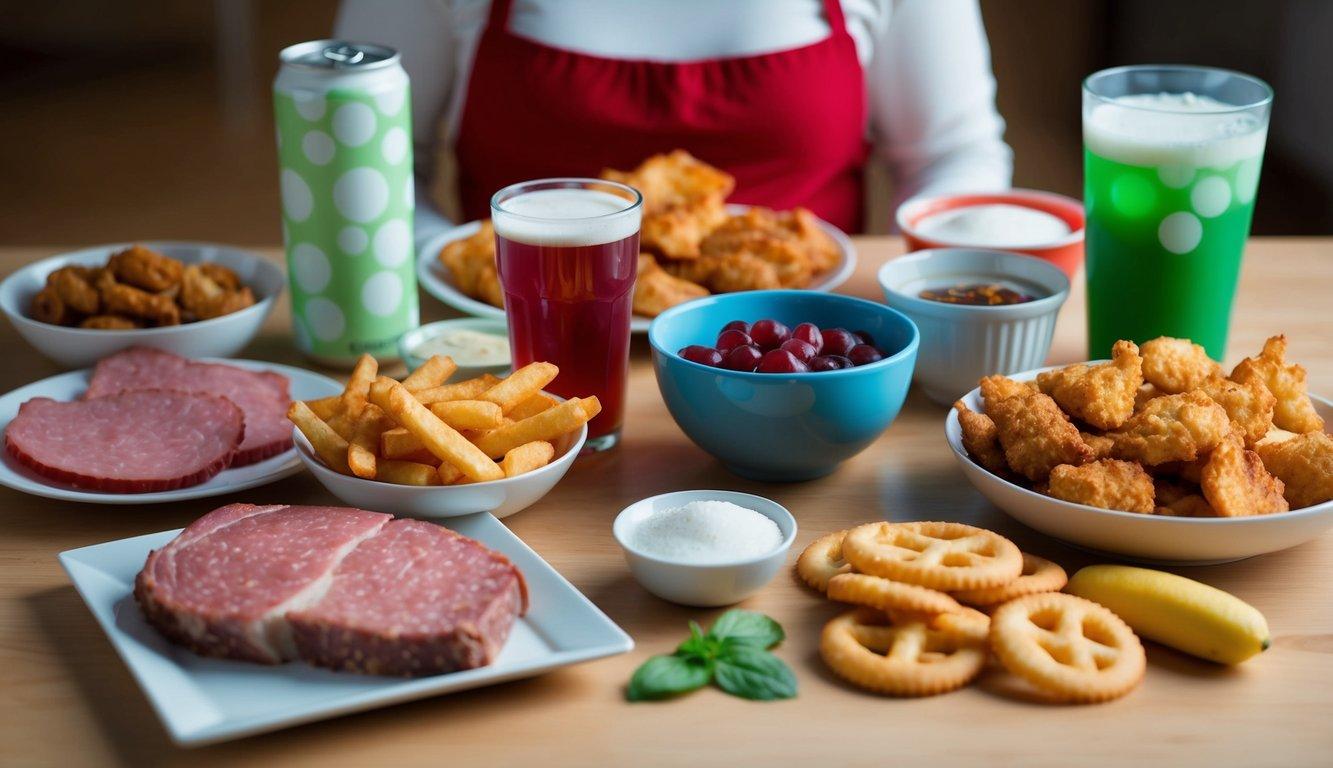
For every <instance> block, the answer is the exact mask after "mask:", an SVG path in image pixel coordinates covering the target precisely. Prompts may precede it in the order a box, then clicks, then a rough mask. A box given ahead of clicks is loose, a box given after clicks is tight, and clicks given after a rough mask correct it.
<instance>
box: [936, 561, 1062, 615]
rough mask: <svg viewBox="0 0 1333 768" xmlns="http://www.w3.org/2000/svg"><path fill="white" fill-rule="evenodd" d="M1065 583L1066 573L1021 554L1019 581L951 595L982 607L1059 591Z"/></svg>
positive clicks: (1057, 567)
mask: <svg viewBox="0 0 1333 768" xmlns="http://www.w3.org/2000/svg"><path fill="white" fill-rule="evenodd" d="M1068 583H1069V574H1067V573H1065V569H1064V568H1061V567H1060V565H1059V564H1058V563H1053V562H1051V561H1050V560H1047V559H1046V558H1043V557H1037V556H1036V555H1032V554H1028V553H1027V552H1024V553H1023V573H1022V574H1021V575H1020V576H1019V577H1018V578H1016V579H1014V580H1013V581H1011V582H1009V583H1008V584H1004V585H1001V586H998V587H983V588H981V589H964V590H959V591H956V592H954V593H953V596H954V598H956V599H957V600H959V601H960V602H964V603H967V604H968V605H976V606H982V607H985V606H991V605H999V604H1000V603H1006V602H1008V601H1010V600H1013V599H1014V598H1016V597H1022V596H1024V595H1035V594H1037V593H1038V592H1059V591H1060V590H1062V589H1064V587H1065V584H1068Z"/></svg>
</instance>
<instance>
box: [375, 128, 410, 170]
mask: <svg viewBox="0 0 1333 768" xmlns="http://www.w3.org/2000/svg"><path fill="white" fill-rule="evenodd" d="M380 151H381V152H382V153H383V154H384V160H385V161H386V162H388V163H389V165H398V164H399V163H401V162H403V158H405V157H407V131H404V130H403V129H402V128H392V129H390V130H389V132H388V133H386V134H384V143H383V144H382V145H380Z"/></svg>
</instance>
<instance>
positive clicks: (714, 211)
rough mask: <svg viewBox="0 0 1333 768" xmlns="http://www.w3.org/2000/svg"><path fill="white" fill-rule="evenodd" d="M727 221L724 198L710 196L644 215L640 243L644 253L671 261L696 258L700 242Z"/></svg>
mask: <svg viewBox="0 0 1333 768" xmlns="http://www.w3.org/2000/svg"><path fill="white" fill-rule="evenodd" d="M726 220H727V209H726V206H725V205H724V204H723V202H722V197H721V196H720V195H709V196H707V197H702V198H700V199H698V200H692V201H689V202H684V203H679V204H677V205H672V206H668V207H666V208H664V209H662V210H661V211H656V212H654V213H649V214H645V215H644V217H643V224H642V228H641V230H640V232H639V242H640V244H641V245H642V246H643V249H644V250H646V251H650V252H652V253H655V254H660V255H661V256H663V257H665V258H668V259H697V258H699V243H700V242H702V241H703V239H704V237H705V236H707V235H708V233H709V232H712V231H713V230H714V229H715V228H716V227H717V226H718V225H719V224H721V223H722V222H724V221H726Z"/></svg>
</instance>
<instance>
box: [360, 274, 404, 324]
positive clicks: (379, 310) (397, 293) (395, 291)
mask: <svg viewBox="0 0 1333 768" xmlns="http://www.w3.org/2000/svg"><path fill="white" fill-rule="evenodd" d="M402 301H403V280H402V278H400V277H399V276H398V274H397V273H396V272H376V273H375V274H373V275H371V276H370V278H369V279H368V280H366V282H365V285H363V286H361V305H362V306H363V307H365V308H366V311H367V312H369V313H370V314H372V315H376V316H379V317H388V316H389V315H392V314H393V313H394V312H396V311H398V305H399V304H401V303H402Z"/></svg>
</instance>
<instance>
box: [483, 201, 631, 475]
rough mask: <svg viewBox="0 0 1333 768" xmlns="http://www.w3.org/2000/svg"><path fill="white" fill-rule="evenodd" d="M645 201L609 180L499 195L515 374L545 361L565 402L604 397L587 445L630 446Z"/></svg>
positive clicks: (497, 218)
mask: <svg viewBox="0 0 1333 768" xmlns="http://www.w3.org/2000/svg"><path fill="white" fill-rule="evenodd" d="M642 207H643V196H642V195H640V194H639V192H638V190H636V189H634V188H633V187H628V186H625V185H624V184H616V183H614V182H609V181H601V180H599V179H542V180H539V181H526V182H523V183H521V184H513V185H511V186H508V187H505V188H504V189H502V190H500V191H499V192H496V193H495V196H494V197H492V198H491V220H492V222H494V224H495V260H496V269H497V270H498V271H499V273H500V285H501V287H502V288H503V289H504V302H505V315H506V316H507V317H508V318H509V347H510V349H511V351H512V352H513V356H514V367H515V368H517V367H519V366H523V365H527V364H528V363H531V362H535V361H538V360H544V361H546V362H550V363H555V364H556V365H557V366H559V367H560V375H559V376H558V377H557V378H556V380H555V381H554V382H552V383H551V385H550V390H551V391H552V392H554V393H555V394H557V395H560V396H561V397H587V396H589V395H596V396H597V397H598V399H599V400H601V403H602V412H601V413H600V414H599V415H598V416H597V418H595V419H593V420H592V422H591V423H590V424H589V425H588V442H587V447H588V448H589V449H591V450H594V451H604V450H607V449H609V448H611V447H613V446H614V445H615V444H616V443H617V442H619V440H620V428H621V422H622V420H623V419H624V414H625V386H626V379H627V376H628V372H629V371H628V369H629V322H630V315H631V313H632V305H633V301H634V278H635V275H636V274H637V271H638V257H639V220H640V218H641V215H642Z"/></svg>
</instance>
